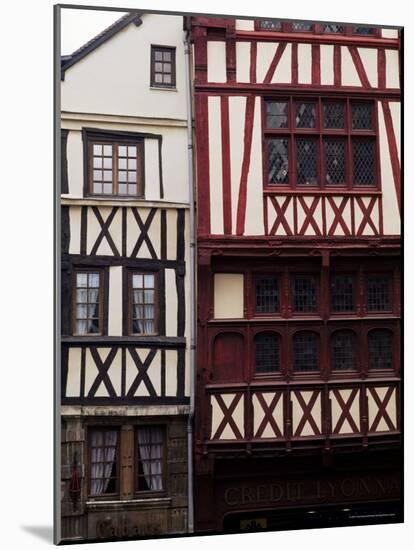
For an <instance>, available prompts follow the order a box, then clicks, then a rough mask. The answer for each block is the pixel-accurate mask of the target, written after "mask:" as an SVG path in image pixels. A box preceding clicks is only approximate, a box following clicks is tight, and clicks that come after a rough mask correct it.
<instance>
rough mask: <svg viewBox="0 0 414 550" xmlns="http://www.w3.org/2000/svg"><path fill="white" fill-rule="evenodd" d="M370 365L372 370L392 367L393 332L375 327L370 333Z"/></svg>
mask: <svg viewBox="0 0 414 550" xmlns="http://www.w3.org/2000/svg"><path fill="white" fill-rule="evenodd" d="M368 356H369V361H368V367H369V369H370V370H377V369H392V333H391V332H390V331H389V330H386V329H374V330H371V331H370V332H369V333H368Z"/></svg>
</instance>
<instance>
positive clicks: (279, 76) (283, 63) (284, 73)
mask: <svg viewBox="0 0 414 550" xmlns="http://www.w3.org/2000/svg"><path fill="white" fill-rule="evenodd" d="M291 82H292V44H286V48H285V51H284V52H283V55H282V57H281V58H280V60H279V63H278V65H277V67H276V70H275V73H274V75H273V78H272V84H290V83H291Z"/></svg>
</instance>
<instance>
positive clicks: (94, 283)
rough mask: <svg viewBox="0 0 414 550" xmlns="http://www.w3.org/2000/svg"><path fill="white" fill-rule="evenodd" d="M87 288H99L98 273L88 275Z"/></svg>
mask: <svg viewBox="0 0 414 550" xmlns="http://www.w3.org/2000/svg"><path fill="white" fill-rule="evenodd" d="M89 286H90V287H91V288H98V287H99V273H89Z"/></svg>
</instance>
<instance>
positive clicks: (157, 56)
mask: <svg viewBox="0 0 414 550" xmlns="http://www.w3.org/2000/svg"><path fill="white" fill-rule="evenodd" d="M154 55H155V61H162V52H160V51H159V50H155V52H154Z"/></svg>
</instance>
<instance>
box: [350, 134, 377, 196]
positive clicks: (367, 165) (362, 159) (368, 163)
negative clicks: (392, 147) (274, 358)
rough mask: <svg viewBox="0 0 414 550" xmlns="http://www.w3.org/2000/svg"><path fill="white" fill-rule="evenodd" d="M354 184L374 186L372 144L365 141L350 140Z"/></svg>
mask: <svg viewBox="0 0 414 550" xmlns="http://www.w3.org/2000/svg"><path fill="white" fill-rule="evenodd" d="M352 154H353V160H354V184H355V185H374V183H375V181H374V143H373V142H372V141H370V140H365V139H353V140H352Z"/></svg>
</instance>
